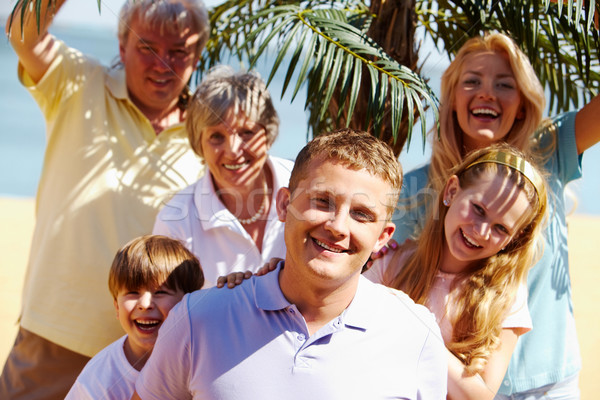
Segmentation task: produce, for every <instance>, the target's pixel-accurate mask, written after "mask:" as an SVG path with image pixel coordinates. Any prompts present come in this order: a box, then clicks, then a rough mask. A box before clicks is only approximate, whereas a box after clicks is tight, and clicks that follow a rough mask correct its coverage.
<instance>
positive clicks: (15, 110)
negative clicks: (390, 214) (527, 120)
mask: <svg viewBox="0 0 600 400" xmlns="http://www.w3.org/2000/svg"><path fill="white" fill-rule="evenodd" d="M0 18H1V17H0ZM51 32H53V33H54V34H55V35H56V36H57V37H58V38H60V39H61V40H63V41H64V42H65V43H67V44H68V45H70V46H72V47H75V48H77V49H79V50H81V51H82V52H84V53H86V54H89V55H92V56H94V57H95V58H97V59H99V60H100V61H101V62H102V63H103V64H105V65H106V64H111V63H112V61H114V59H115V57H116V56H117V55H118V42H117V39H116V33H115V30H114V29H107V28H102V27H95V28H94V29H85V28H84V27H77V26H56V27H52V28H51ZM436 57H439V60H437V61H431V60H429V61H428V63H427V64H425V66H424V67H423V75H424V77H425V78H428V79H429V82H430V85H431V87H432V89H433V91H434V92H435V93H436V94H438V95H439V81H440V78H441V74H442V72H443V69H444V68H445V67H446V65H447V60H445V59H442V57H444V56H441V55H440V56H438V55H436ZM430 58H433V57H430ZM0 59H2V60H3V62H2V63H0V79H1V80H2V81H1V83H2V84H1V86H0V87H2V90H1V91H0V102H1V103H0V104H3V107H2V108H0V171H2V172H0V196H3V197H23V198H33V197H35V194H36V190H37V184H38V181H39V176H40V171H41V168H42V164H43V156H44V150H45V123H44V118H43V116H42V114H41V112H40V110H39V108H38V107H37V104H36V103H35V101H34V100H33V98H32V97H31V95H30V94H29V93H28V92H27V90H25V88H23V87H22V85H21V84H20V83H19V81H18V78H17V57H16V55H15V53H14V51H13V50H12V48H10V45H9V43H8V40H6V39H5V40H3V41H2V43H0ZM224 61H227V63H230V64H232V66H233V67H234V68H236V69H239V68H240V66H239V63H238V62H237V60H236V59H234V58H232V59H231V60H224ZM271 61H272V60H271ZM285 68H286V66H285V65H284V66H282V68H280V71H279V72H278V75H277V76H276V77H275V79H274V80H273V82H272V83H271V84H270V86H269V91H270V92H271V95H272V97H273V100H274V103H275V104H274V105H275V108H276V109H277V111H278V113H279V117H280V120H281V124H280V133H279V136H278V138H277V140H276V141H275V143H274V144H273V146H272V148H271V150H270V154H272V155H274V156H277V157H282V158H287V159H293V158H295V155H296V154H297V153H298V151H299V150H300V149H301V148H302V147H303V146H304V145H305V144H306V141H307V139H308V134H307V132H308V128H307V122H306V121H307V118H308V117H307V114H306V112H305V111H304V103H305V100H306V89H305V88H303V89H301V90H300V91H299V93H298V95H297V97H296V98H295V99H294V101H293V102H291V91H290V90H289V89H288V93H286V95H285V96H283V98H281V87H282V81H283V79H282V76H283V74H284V73H285ZM256 69H257V71H258V72H259V73H260V74H261V75H262V76H263V78H264V79H266V78H267V77H268V73H269V72H270V70H269V69H268V67H267V66H266V65H265V63H263V64H261V65H259V66H258V67H257V68H256ZM428 114H429V116H428V120H427V124H428V126H431V124H432V123H433V117H432V115H431V112H429V113H428ZM430 154H431V149H430V146H429V145H428V144H427V145H426V146H425V147H423V146H422V141H421V136H420V125H417V126H415V130H414V131H413V138H412V141H411V143H410V146H406V145H405V148H404V149H403V150H402V153H401V154H400V157H399V159H400V162H401V163H402V167H403V169H404V171H405V172H408V171H410V170H411V169H413V168H416V167H418V166H420V165H423V164H425V163H426V162H428V160H429V157H430ZM583 171H584V177H583V179H579V180H577V181H575V182H572V183H570V184H569V185H568V186H567V187H568V188H569V193H570V196H569V197H570V199H569V200H568V203H569V204H572V205H573V206H576V208H575V211H574V212H575V213H577V214H592V215H600V202H598V201H597V199H598V198H600V175H598V174H594V172H596V171H600V146H599V145H596V146H594V147H593V148H592V149H590V150H588V151H586V153H584V158H583Z"/></svg>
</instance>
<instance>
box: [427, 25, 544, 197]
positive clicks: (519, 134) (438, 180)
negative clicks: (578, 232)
mask: <svg viewBox="0 0 600 400" xmlns="http://www.w3.org/2000/svg"><path fill="white" fill-rule="evenodd" d="M487 51H493V52H496V53H500V54H505V55H506V56H507V58H508V61H509V63H510V67H511V69H512V72H513V74H514V77H515V80H516V82H517V88H518V90H519V92H520V94H521V105H522V107H523V111H524V117H523V118H522V119H517V120H515V122H514V125H513V127H512V128H511V130H510V132H509V133H508V134H507V136H506V137H505V138H504V139H503V142H506V143H508V144H510V145H512V146H514V147H516V148H517V149H519V150H522V151H524V152H526V153H527V152H528V150H529V145H530V140H531V138H532V135H533V134H534V132H535V131H536V129H537V127H538V126H539V125H540V122H541V121H542V113H543V111H544V108H545V107H546V97H545V95H544V89H543V87H542V85H541V84H540V81H539V79H538V78H537V75H536V74H535V71H534V70H533V67H532V66H531V63H530V62H529V60H528V59H527V56H526V55H525V54H524V53H523V52H522V51H521V50H520V49H519V47H518V46H517V45H516V44H515V42H514V41H513V40H512V39H511V38H509V37H508V36H506V35H504V34H502V33H490V34H487V35H485V36H483V37H474V38H471V39H469V40H468V41H467V42H466V43H465V44H464V45H463V46H462V47H461V48H460V50H459V51H458V53H457V54H456V57H455V58H454V60H453V61H452V62H451V63H450V65H449V66H448V68H447V69H446V71H445V72H444V74H443V75H442V83H441V99H440V134H439V137H438V135H437V132H433V135H434V136H433V141H432V155H431V166H430V168H429V185H430V186H431V187H433V189H435V190H437V191H438V192H439V191H440V190H441V189H442V187H443V186H444V184H445V180H444V177H445V176H446V174H447V172H448V171H449V170H450V169H451V168H452V167H453V166H455V165H458V164H459V163H460V162H461V160H462V158H463V156H464V153H465V150H464V146H463V133H462V130H461V129H460V127H459V125H458V121H457V119H456V115H455V113H454V96H455V92H456V87H457V85H458V83H459V79H460V74H461V72H462V69H463V65H464V63H465V61H466V60H467V58H468V57H469V56H471V55H472V54H476V53H481V52H487Z"/></svg>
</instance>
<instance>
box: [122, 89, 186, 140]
mask: <svg viewBox="0 0 600 400" xmlns="http://www.w3.org/2000/svg"><path fill="white" fill-rule="evenodd" d="M129 96H130V97H131V93H130V94H129ZM131 101H132V102H133V104H135V106H136V107H137V108H138V109H139V110H140V111H141V112H142V114H144V116H145V117H146V118H148V121H150V124H151V125H152V128H153V129H154V132H156V134H157V135H158V134H159V133H161V132H162V131H164V130H165V129H166V128H168V127H169V126H171V125H175V124H178V123H180V122H182V121H183V119H184V117H185V115H184V114H185V113H184V111H183V110H181V109H180V108H179V98H177V99H175V100H173V102H172V103H171V105H170V106H169V107H167V108H166V109H155V108H151V107H147V106H145V105H144V104H143V103H142V102H140V101H139V100H137V99H135V98H133V97H131Z"/></svg>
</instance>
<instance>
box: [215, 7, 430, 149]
mask: <svg viewBox="0 0 600 400" xmlns="http://www.w3.org/2000/svg"><path fill="white" fill-rule="evenodd" d="M238 3H239V2H238ZM258 3H259V5H260V6H261V8H262V10H260V11H258V10H253V13H252V14H251V15H248V14H246V18H245V19H243V18H241V14H240V9H239V8H238V9H236V10H230V11H229V12H228V14H227V15H228V16H227V18H225V20H226V21H227V22H225V23H223V22H222V21H223V16H224V12H223V10H219V11H215V14H213V18H215V19H217V20H219V21H221V22H217V23H216V26H218V27H219V28H217V30H218V31H219V32H220V33H219V35H220V37H215V38H213V40H214V43H215V45H214V46H212V47H211V49H212V50H213V52H212V53H211V54H209V56H208V57H207V61H208V62H209V64H210V63H211V62H214V61H217V60H219V58H220V52H221V51H223V50H222V49H223V48H225V49H229V50H232V51H235V52H236V54H237V56H238V57H239V58H241V59H247V60H248V62H249V65H250V67H252V66H254V65H255V64H256V63H257V61H258V60H259V59H261V58H264V57H267V53H268V51H270V50H273V49H274V48H275V51H276V56H275V61H274V62H273V63H272V64H271V65H272V67H271V72H270V75H269V78H268V80H269V81H270V80H271V79H272V78H273V76H274V74H275V73H276V72H277V71H278V69H279V68H280V67H281V66H282V64H283V63H284V61H285V60H289V61H288V66H287V71H286V73H285V83H284V87H283V93H282V96H283V94H284V93H285V91H286V90H287V89H288V87H289V84H290V81H291V80H292V79H293V78H294V77H296V84H295V85H294V92H293V94H294V96H295V95H296V93H297V92H298V90H299V89H300V88H301V87H303V86H304V85H306V86H307V89H308V93H310V94H309V96H307V103H306V104H305V107H306V108H307V109H309V110H310V111H311V113H310V118H309V125H310V127H311V130H312V132H313V134H318V133H320V132H321V131H323V130H329V129H332V128H334V127H337V126H338V125H345V126H349V125H350V123H351V121H352V119H353V113H354V109H355V107H356V103H357V101H358V97H359V95H360V92H361V90H369V93H368V97H369V103H368V109H367V113H366V115H365V116H364V120H363V121H362V122H360V123H361V124H362V128H363V129H365V130H367V129H368V130H370V131H372V133H373V134H375V135H376V136H378V135H379V134H380V133H381V128H382V121H383V119H384V117H385V116H388V117H389V118H391V125H392V126H393V127H394V132H397V131H398V128H399V126H400V121H401V118H402V116H403V114H408V115H410V114H412V113H413V112H414V111H416V112H417V117H418V118H424V117H425V115H424V110H425V109H426V106H431V107H432V108H433V110H434V112H435V113H437V105H438V104H437V98H436V97H435V95H434V94H433V92H432V90H431V89H430V88H429V86H428V85H427V84H426V82H425V81H424V80H423V79H421V77H420V76H419V75H418V74H416V73H415V72H413V71H411V70H410V69H409V68H407V67H404V66H402V65H400V64H398V63H397V62H396V61H395V60H393V59H392V58H391V57H390V56H389V55H388V54H386V52H385V51H384V50H383V49H382V48H381V47H380V46H379V45H377V43H375V42H374V41H373V40H372V39H371V38H369V37H368V36H367V34H366V32H367V30H368V28H369V25H370V21H371V18H372V16H371V15H369V14H368V9H367V8H366V6H364V4H362V3H360V2H354V3H353V4H351V3H352V2H345V3H344V7H341V6H339V7H331V4H332V3H331V2H284V4H281V3H282V2H275V1H264V2H258ZM276 3H280V5H276ZM309 3H310V4H309ZM322 3H326V6H324V5H323V4H322ZM253 5H256V3H253ZM350 5H352V6H353V7H354V8H352V9H350V7H349V6H350ZM249 7H250V4H249V3H247V4H244V5H243V8H244V9H245V12H247V11H248V8H249ZM217 13H218V15H219V16H218V17H217ZM233 20H235V21H236V22H235V23H234V24H231V21H233ZM230 24H231V25H230ZM248 26H251V27H252V28H251V29H247V28H246V27H248ZM213 30H214V29H213ZM245 31H249V33H248V34H247V35H243V36H242V35H241V34H239V33H238V32H245ZM219 41H221V46H218V45H217V44H216V43H217V42H219ZM217 49H219V51H218V52H217V51H216V50H217ZM365 74H366V75H365ZM367 75H368V76H367ZM365 79H366V80H367V82H369V83H370V84H369V85H364V84H363V83H364V80H365ZM365 88H367V89H365ZM333 99H335V100H336V104H338V105H340V107H338V108H336V110H335V112H333V113H332V110H331V105H332V100H333ZM422 102H425V103H426V104H425V105H424V104H422ZM416 103H419V104H418V106H416V105H415V104H416ZM390 104H394V105H395V106H398V105H399V106H401V107H402V106H404V105H405V104H406V105H410V106H411V109H410V112H407V113H403V112H402V110H403V109H402V108H400V109H396V110H392V111H391V112H390V111H389V110H388V108H389V105H390ZM412 106H414V110H413V108H412ZM408 121H409V124H408V125H409V127H408V130H409V134H408V135H409V137H410V134H411V132H412V125H413V122H414V119H413V118H411V119H409V120H408ZM423 135H424V131H423ZM394 139H396V137H395V136H394Z"/></svg>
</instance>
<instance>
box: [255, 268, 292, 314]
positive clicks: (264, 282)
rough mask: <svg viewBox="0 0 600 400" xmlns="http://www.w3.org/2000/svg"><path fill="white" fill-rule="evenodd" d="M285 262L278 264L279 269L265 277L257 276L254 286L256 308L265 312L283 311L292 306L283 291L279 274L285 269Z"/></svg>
mask: <svg viewBox="0 0 600 400" xmlns="http://www.w3.org/2000/svg"><path fill="white" fill-rule="evenodd" d="M283 264H284V261H279V263H277V268H276V269H275V270H274V271H271V272H269V273H268V274H266V275H263V276H257V277H254V278H253V279H255V280H256V285H255V286H254V290H255V291H256V292H255V293H254V298H255V299H256V307H258V308H260V309H262V310H265V311H278V310H283V309H285V308H287V307H289V306H291V305H292V303H290V302H289V301H288V300H287V299H286V298H285V296H284V295H283V292H282V291H281V287H280V286H279V273H280V272H281V269H282V268H283Z"/></svg>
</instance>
